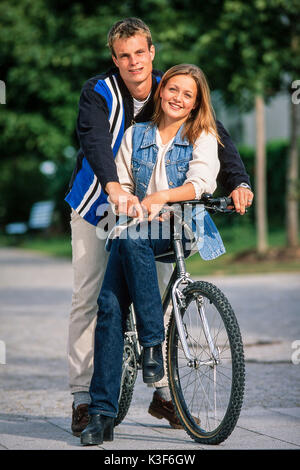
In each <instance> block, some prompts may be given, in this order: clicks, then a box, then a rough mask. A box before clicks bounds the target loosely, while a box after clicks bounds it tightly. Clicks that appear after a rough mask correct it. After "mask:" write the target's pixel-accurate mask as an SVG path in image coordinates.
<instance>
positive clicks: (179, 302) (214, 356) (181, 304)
mask: <svg viewBox="0 0 300 470" xmlns="http://www.w3.org/2000/svg"><path fill="white" fill-rule="evenodd" d="M193 282H194V281H192V280H191V279H190V278H189V275H188V274H187V273H185V274H184V275H183V276H182V277H180V278H178V279H177V280H176V282H175V284H174V286H173V288H172V303H173V309H174V315H175V321H176V326H177V331H178V335H179V338H180V341H181V345H182V348H183V351H184V355H185V357H186V359H187V361H188V366H189V367H193V368H195V369H198V368H199V367H200V366H202V365H206V366H207V365H209V366H211V367H214V366H215V365H217V364H219V362H220V355H219V350H218V348H217V347H216V346H215V344H214V341H213V339H212V336H211V333H210V329H209V325H208V321H207V318H206V315H205V310H204V307H203V297H202V296H201V295H199V294H195V299H196V303H197V308H198V312H199V316H200V319H201V323H202V328H203V332H204V336H205V339H206V341H207V345H208V348H209V351H210V359H209V360H207V361H200V360H199V359H198V358H197V357H195V355H193V354H192V353H191V350H190V348H189V345H188V341H187V339H188V335H187V332H186V329H185V325H184V322H183V318H182V315H181V313H180V310H181V309H183V308H185V307H186V303H185V297H184V295H183V293H182V291H181V290H180V289H179V286H180V285H181V284H188V283H193Z"/></svg>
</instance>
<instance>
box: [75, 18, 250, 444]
mask: <svg viewBox="0 0 300 470" xmlns="http://www.w3.org/2000/svg"><path fill="white" fill-rule="evenodd" d="M108 45H109V47H110V50H111V52H112V59H113V62H114V65H115V67H114V68H112V69H111V70H109V71H108V72H106V73H103V74H101V75H98V76H96V77H94V78H91V79H90V80H88V81H87V82H86V84H85V85H84V87H83V90H82V93H81V97H80V102H79V114H78V121H77V134H78V138H79V142H80V151H79V153H78V157H77V164H76V168H75V170H74V173H73V176H72V179H71V183H70V191H69V193H68V195H67V197H66V201H67V202H68V203H69V205H70V206H71V208H72V213H71V231H72V253H73V259H72V262H73V272H74V279H73V297H72V311H71V315H70V323H69V346H68V359H69V373H70V389H71V393H72V394H73V396H74V402H73V405H72V408H73V416H72V431H73V434H75V435H78V436H79V435H80V433H81V431H82V430H83V429H84V428H85V427H86V425H87V422H88V404H89V402H90V397H89V386H90V381H91V377H92V372H93V341H94V327H95V321H96V316H97V310H98V309H97V298H98V295H99V292H100V288H101V284H102V281H103V276H104V273H105V270H106V264H107V259H108V253H107V252H106V250H105V233H104V232H103V229H102V228H101V229H99V226H98V227H97V225H98V224H99V222H100V221H101V219H102V220H103V216H104V215H105V214H104V212H103V207H105V203H106V201H107V196H109V199H110V201H111V202H112V203H113V204H115V207H116V209H117V210H118V212H119V213H127V214H129V215H136V216H139V215H141V206H140V204H139V201H138V199H137V198H136V197H135V196H133V195H130V194H128V193H126V192H125V191H123V190H122V189H121V186H120V184H119V180H118V175H117V170H116V166H115V161H114V157H115V156H116V154H117V151H118V149H119V146H120V143H121V140H122V137H123V134H124V132H125V130H126V129H127V128H128V127H129V126H130V125H132V124H133V123H134V122H144V121H148V120H149V119H150V118H151V116H152V112H153V95H154V92H155V90H156V88H157V85H158V82H159V81H160V78H161V76H162V73H161V72H159V71H156V70H153V69H152V62H153V59H154V56H155V48H154V46H153V44H152V39H151V33H150V30H149V28H148V27H147V26H146V25H145V23H143V22H142V21H141V20H139V19H136V18H127V19H125V20H122V21H119V22H117V23H116V24H115V25H114V26H113V27H112V28H111V30H110V32H109V34H108ZM218 132H219V135H220V138H221V141H222V143H223V145H224V147H222V146H219V151H218V156H219V160H220V164H221V170H220V173H219V177H218V182H219V183H220V184H222V186H224V188H225V190H226V191H227V192H228V194H231V196H232V197H233V200H234V204H235V207H236V210H237V211H238V212H240V213H241V214H243V213H244V212H245V207H248V206H250V205H251V202H252V198H253V194H252V192H251V190H250V187H249V178H248V175H247V174H246V171H245V168H244V165H243V163H242V161H241V158H240V156H239V154H238V152H237V150H236V148H235V146H234V144H233V143H232V141H231V139H230V137H229V135H228V133H227V132H226V130H225V129H224V127H223V126H222V124H221V123H219V122H218ZM157 270H158V277H159V284H160V288H161V291H163V289H164V287H165V286H166V284H167V282H168V280H169V276H170V274H171V270H172V268H171V266H169V265H168V264H165V263H158V266H157ZM155 385H156V391H155V393H154V397H153V401H152V403H151V405H150V408H149V412H150V413H151V414H152V415H154V416H156V417H164V418H166V419H167V420H168V421H169V423H170V424H171V426H173V427H178V426H180V425H179V422H178V419H177V417H176V415H175V412H174V409H173V405H172V402H171V400H170V397H169V396H168V394H167V391H168V389H167V380H166V378H164V379H162V381H161V382H160V383H158V384H155ZM165 393H166V394H165Z"/></svg>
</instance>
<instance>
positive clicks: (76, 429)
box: [71, 403, 89, 437]
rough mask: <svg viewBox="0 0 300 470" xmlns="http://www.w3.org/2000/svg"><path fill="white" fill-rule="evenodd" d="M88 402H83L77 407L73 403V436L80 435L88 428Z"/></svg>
mask: <svg viewBox="0 0 300 470" xmlns="http://www.w3.org/2000/svg"><path fill="white" fill-rule="evenodd" d="M88 407H89V405H88V404H85V403H83V404H82V405H78V406H77V408H75V407H74V403H73V404H72V425H71V429H72V433H73V436H76V437H80V434H81V432H82V431H83V430H84V429H85V428H86V426H87V425H88V422H89V413H88Z"/></svg>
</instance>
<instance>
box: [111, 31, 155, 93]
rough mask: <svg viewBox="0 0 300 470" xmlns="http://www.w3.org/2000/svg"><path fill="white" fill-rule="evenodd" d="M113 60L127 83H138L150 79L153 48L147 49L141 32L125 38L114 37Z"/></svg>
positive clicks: (145, 40)
mask: <svg viewBox="0 0 300 470" xmlns="http://www.w3.org/2000/svg"><path fill="white" fill-rule="evenodd" d="M113 48H114V51H115V56H114V55H113V56H112V58H113V61H114V63H115V65H116V66H117V67H118V68H119V71H120V75H121V77H122V78H123V80H124V82H125V83H126V84H128V85H138V84H140V83H142V82H144V81H147V80H150V77H151V72H152V61H153V59H154V55H155V49H154V46H153V45H152V46H151V47H150V49H149V47H148V43H147V39H146V37H145V36H144V35H143V34H136V35H135V36H131V37H130V38H127V39H125V38H124V39H123V38H122V39H116V41H114V44H113Z"/></svg>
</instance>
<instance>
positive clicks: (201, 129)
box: [81, 64, 224, 445]
mask: <svg viewBox="0 0 300 470" xmlns="http://www.w3.org/2000/svg"><path fill="white" fill-rule="evenodd" d="M155 102H156V108H155V114H154V117H153V121H152V122H148V123H141V124H135V125H134V126H132V127H131V128H129V129H128V130H127V131H126V133H125V135H124V138H123V141H122V144H121V147H120V150H119V153H118V155H117V159H116V162H117V168H118V174H119V178H120V183H121V184H122V186H123V188H124V189H125V190H127V191H129V192H131V193H134V194H136V195H137V196H138V198H139V201H140V205H139V207H137V212H138V213H139V214H141V208H142V209H143V211H144V212H147V216H146V217H145V218H144V220H141V217H140V218H139V220H138V223H131V224H129V225H126V226H123V225H121V224H119V226H118V227H116V229H115V231H114V238H113V240H112V241H111V240H110V241H111V246H110V257H109V261H108V265H107V270H106V274H105V277H104V281H103V285H102V289H101V292H100V295H99V299H98V306H99V311H98V319H97V325H96V330H95V352H94V374H93V378H92V382H91V387H90V395H91V400H92V401H91V405H90V407H89V414H90V422H89V424H88V426H87V428H86V429H85V430H84V431H83V432H82V434H81V442H82V443H83V444H85V445H92V444H99V443H102V442H103V440H112V439H113V422H114V418H115V417H116V416H117V413H118V398H119V392H120V380H121V371H122V357H123V334H124V326H125V319H126V315H127V312H128V308H129V306H130V304H131V303H133V305H134V308H135V312H136V317H137V329H138V335H139V341H140V344H141V345H142V346H143V380H144V382H146V383H154V382H158V381H159V380H160V379H161V378H162V377H163V375H164V367H163V358H162V348H161V344H162V342H163V341H164V323H163V310H162V303H161V295H160V292H159V286H158V280H157V272H156V264H155V256H157V255H160V254H164V253H166V252H167V251H168V250H169V248H170V235H169V236H166V232H165V231H164V227H165V224H166V223H168V224H169V222H170V221H165V222H164V221H163V220H161V218H160V217H156V216H157V214H158V213H159V211H160V209H161V208H162V207H163V206H164V205H165V204H166V203H170V202H174V203H175V202H177V201H183V200H191V199H195V198H197V199H198V198H200V197H201V195H202V193H204V192H209V193H213V191H214V190H215V189H216V178H217V174H218V171H219V161H218V155H217V144H218V141H219V137H218V134H217V130H216V124H215V120H214V116H213V111H212V107H211V103H210V93H209V88H208V85H207V82H206V79H205V76H204V74H203V72H202V71H201V70H200V69H199V68H198V67H196V66H194V65H185V64H182V65H177V66H175V67H172V68H171V69H170V70H168V71H167V72H166V73H165V75H164V76H163V78H162V80H161V82H160V84H159V87H158V89H157V92H156V96H155ZM189 224H190V227H191V229H192V231H193V232H194V240H190V239H188V238H186V235H185V234H183V240H184V243H185V246H186V255H188V254H189V253H190V251H191V248H190V245H191V241H193V242H195V243H196V245H197V247H198V249H199V252H200V255H201V256H202V258H203V259H212V258H215V257H216V256H219V255H220V254H222V253H224V246H223V243H222V240H221V238H220V236H219V234H218V231H217V229H216V227H215V225H214V224H213V222H212V220H211V218H210V217H209V215H208V214H207V213H206V212H205V211H204V209H201V210H200V212H197V214H193V219H191V220H190V221H189ZM188 243H189V245H188ZM195 243H194V244H195Z"/></svg>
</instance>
